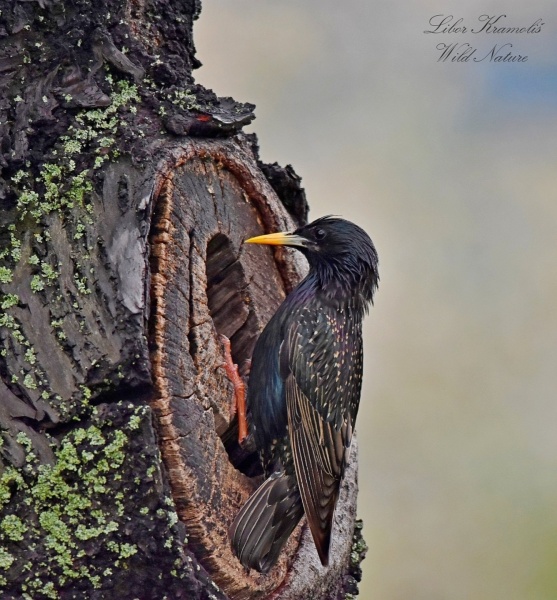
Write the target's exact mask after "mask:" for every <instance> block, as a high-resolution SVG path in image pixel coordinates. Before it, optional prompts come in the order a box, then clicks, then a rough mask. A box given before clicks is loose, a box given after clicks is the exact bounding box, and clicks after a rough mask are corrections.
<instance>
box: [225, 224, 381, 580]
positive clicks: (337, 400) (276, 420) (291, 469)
mask: <svg viewBox="0 0 557 600" xmlns="http://www.w3.org/2000/svg"><path fill="white" fill-rule="evenodd" d="M247 242H249V243H252V244H272V245H286V246H294V247H295V248H297V249H299V250H300V251H301V252H302V253H303V254H304V255H305V256H306V258H307V260H308V262H309V266H310V270H309V273H308V275H307V277H306V278H305V279H304V280H303V281H302V282H301V283H300V284H299V285H298V286H297V287H296V288H295V289H294V290H293V291H292V292H291V293H290V294H289V295H288V296H287V298H286V299H285V301H284V302H283V303H282V305H281V306H280V307H279V309H278V310H277V312H276V313H275V315H274V316H273V317H272V318H271V320H270V321H269V323H268V324H267V326H266V327H265V329H264V330H263V332H262V333H261V336H260V337H259V339H258V341H257V343H256V345H255V349H254V352H253V358H252V364H251V371H250V377H249V383H248V392H247V410H248V422H249V426H250V431H251V433H252V435H253V437H254V441H255V444H256V447H257V449H258V450H259V453H260V456H261V460H262V464H263V468H264V471H265V476H266V477H267V479H266V480H265V481H264V482H263V484H262V485H261V486H260V487H259V488H258V489H257V490H256V491H255V492H254V494H253V495H252V496H251V497H250V498H249V499H248V501H247V503H246V504H245V506H244V507H243V508H242V510H241V511H240V513H239V514H238V516H237V517H236V519H235V520H234V523H233V524H232V527H231V529H230V537H231V540H232V546H233V548H234V551H235V553H236V554H237V556H238V558H239V559H240V561H241V562H242V564H243V565H244V566H246V567H250V568H254V569H257V570H258V571H260V572H262V573H266V572H267V571H269V569H270V568H271V567H272V566H273V565H274V564H275V563H276V561H277V559H278V556H279V553H280V551H281V549H282V547H283V545H284V544H285V542H286V540H287V539H288V537H289V536H290V534H291V533H292V531H293V529H294V528H295V527H296V525H297V524H298V522H299V521H300V519H301V518H302V516H303V515H304V513H305V515H306V517H307V520H308V523H309V526H310V529H311V533H312V535H313V539H314V542H315V546H316V548H317V552H318V554H319V558H320V559H321V563H322V564H323V565H327V564H328V560H329V546H330V541H331V528H332V521H333V514H334V510H335V506H336V503H337V500H338V495H339V489H340V483H341V480H342V477H343V474H344V470H345V467H346V463H347V460H348V454H349V449H350V442H351V438H352V432H353V430H354V424H355V421H356V415H357V413H358V405H359V402H360V389H361V383H362V318H363V316H364V315H365V314H366V313H367V310H368V308H369V305H370V303H371V302H372V301H373V294H374V292H375V290H376V288H377V284H378V281H379V275H378V271H377V265H378V260H377V252H376V251H375V247H374V246H373V243H372V241H371V240H370V238H369V236H368V235H367V234H366V233H365V231H363V229H361V228H360V227H358V226H357V225H354V224H353V223H350V222H349V221H345V220H344V219H340V218H336V217H323V218H321V219H318V220H316V221H314V222H313V223H310V224H309V225H306V226H304V227H301V228H300V229H298V230H296V231H295V232H294V233H274V234H270V235H262V236H258V237H254V238H251V239H249V240H247Z"/></svg>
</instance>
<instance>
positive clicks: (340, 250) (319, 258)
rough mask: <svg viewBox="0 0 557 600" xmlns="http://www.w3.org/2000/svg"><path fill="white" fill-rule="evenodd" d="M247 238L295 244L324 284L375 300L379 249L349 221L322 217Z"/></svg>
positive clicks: (323, 286) (260, 241) (249, 241)
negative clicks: (294, 226)
mask: <svg viewBox="0 0 557 600" xmlns="http://www.w3.org/2000/svg"><path fill="white" fill-rule="evenodd" d="M246 242H248V243H250V244H270V245H273V246H293V247H295V248H297V249H298V250H300V252H302V253H303V254H304V255H305V256H306V258H307V259H308V262H309V265H310V268H311V271H310V275H313V276H314V277H316V278H317V280H318V283H319V285H320V286H321V287H322V288H324V289H327V288H330V289H331V291H334V293H338V290H336V289H334V290H333V288H339V289H340V291H344V292H346V293H350V294H358V293H359V294H361V295H362V299H363V300H364V302H368V301H371V300H373V293H374V292H375V289H376V288H377V284H378V282H379V272H378V258H377V251H376V250H375V246H374V245H373V242H372V241H371V239H370V237H369V236H368V234H367V233H366V232H365V231H364V230H363V229H362V228H361V227H358V225H355V224H354V223H351V222H350V221H346V220H345V219H340V218H339V217H332V216H327V217H322V218H320V219H317V220H315V221H313V222H312V223H309V224H308V225H304V226H303V227H300V228H299V229H297V230H296V231H294V232H292V233H285V232H281V233H271V234H269V235H260V236H257V237H253V238H250V239H248V240H246Z"/></svg>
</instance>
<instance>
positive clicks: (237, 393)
mask: <svg viewBox="0 0 557 600" xmlns="http://www.w3.org/2000/svg"><path fill="white" fill-rule="evenodd" d="M220 340H221V342H222V346H223V348H224V362H223V363H222V367H223V368H224V370H225V371H226V375H227V377H228V379H229V380H230V382H231V383H232V385H233V386H234V399H233V400H232V402H231V406H230V419H232V418H233V417H234V414H237V415H238V443H239V444H240V446H241V445H242V444H243V443H244V441H245V439H246V438H247V437H248V422H247V419H246V384H245V383H244V381H243V379H242V378H241V377H240V373H239V372H238V365H236V364H234V361H233V360H232V352H231V350H230V340H229V339H228V338H227V337H226V336H225V335H221V336H220Z"/></svg>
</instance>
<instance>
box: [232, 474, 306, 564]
mask: <svg viewBox="0 0 557 600" xmlns="http://www.w3.org/2000/svg"><path fill="white" fill-rule="evenodd" d="M303 514H304V508H303V505H302V500H301V498H300V493H299V491H298V485H297V483H296V480H295V479H294V477H291V476H289V475H286V474H285V473H283V472H277V473H273V474H272V475H271V476H270V477H269V478H268V479H267V480H266V481H265V482H263V483H262V484H261V486H260V487H259V488H258V489H257V490H256V491H255V492H254V493H253V494H252V495H251V496H250V498H249V499H248V501H247V502H246V504H245V505H244V507H243V508H242V510H241V511H240V512H239V513H238V516H237V517H236V519H235V520H234V523H232V526H231V528H230V539H231V540H232V547H233V548H234V552H235V553H236V556H238V558H239V559H240V562H241V563H242V564H243V565H244V566H245V567H249V568H251V569H257V571H259V572H261V573H267V572H268V571H269V569H271V567H272V566H273V565H274V564H275V563H276V562H277V559H278V556H279V554H280V551H281V550H282V547H283V546H284V544H285V543H286V540H287V539H288V538H289V536H290V534H291V533H292V531H293V530H294V528H295V527H296V525H297V524H298V522H299V521H300V519H301V518H302V515H303Z"/></svg>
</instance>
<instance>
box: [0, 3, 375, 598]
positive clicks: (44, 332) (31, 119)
mask: <svg viewBox="0 0 557 600" xmlns="http://www.w3.org/2000/svg"><path fill="white" fill-rule="evenodd" d="M0 9H1V18H2V21H1V22H0V36H1V41H2V43H1V46H0V85H1V86H2V89H3V93H2V98H1V102H0V112H1V123H0V139H1V141H2V145H1V151H2V157H1V161H2V164H1V166H2V179H1V181H0V400H1V401H0V431H1V434H2V437H1V438H0V439H1V443H0V455H1V465H0V591H1V594H0V597H1V598H26V597H29V598H122V599H128V598H129V599H130V600H131V599H133V598H140V599H146V600H147V599H151V598H152V599H162V598H169V599H173V598H219V599H224V598H233V599H241V598H275V599H281V600H286V599H294V598H312V599H319V598H323V599H325V598H344V597H349V595H350V594H355V593H357V586H356V584H355V580H356V579H358V577H359V576H358V569H359V566H358V565H359V562H360V560H361V559H362V558H363V554H365V544H363V542H362V541H361V539H360V538H359V537H357V538H355V539H354V540H353V534H354V532H356V536H358V535H359V532H360V530H359V529H356V530H355V528H354V523H355V506H356V493H357V482H356V480H357V473H356V451H355V449H354V451H353V452H352V461H351V464H350V467H349V469H348V472H347V475H346V478H345V480H344V483H343V488H342V494H341V500H340V502H339V506H338V509H337V513H336V520H335V526H334V535H333V539H334V542H333V548H332V552H331V556H332V560H331V565H330V567H328V568H327V569H325V568H323V567H321V566H320V563H319V560H318V558H317V554H316V552H315V549H314V547H313V541H312V540H311V535H310V534H309V532H308V531H307V528H306V527H305V526H304V525H303V524H302V525H301V526H299V527H298V529H297V530H296V532H295V534H294V535H293V536H292V539H291V540H290V541H289V543H288V545H287V547H286V549H285V552H284V553H283V557H282V558H281V561H280V562H279V564H278V565H277V566H276V567H275V568H274V569H273V570H272V572H271V573H270V574H268V575H265V576H263V575H260V574H258V573H256V572H254V571H247V570H246V569H243V568H242V567H241V565H240V564H239V562H238V561H237V559H236V558H235V557H234V555H233V554H232V551H231V549H230V544H229V540H228V534H227V531H228V527H229V525H230V523H231V521H232V519H233V517H234V516H235V514H236V513H237V511H238V510H239V508H240V506H241V505H242V503H243V502H245V500H246V498H247V497H248V495H249V494H250V493H251V491H253V489H254V488H255V486H256V485H257V484H258V482H259V481H260V479H259V477H260V474H259V472H258V463H257V459H256V456H255V454H254V453H253V452H252V453H250V452H249V451H247V450H242V449H240V448H239V447H238V445H237V443H236V442H235V420H234V419H232V418H231V411H230V401H231V397H232V388H231V385H230V382H229V381H228V379H227V378H226V375H225V372H224V370H223V369H222V361H223V355H222V348H221V345H220V342H219V337H218V335H219V334H225V335H226V336H228V337H229V338H230V339H231V341H232V350H233V357H234V360H235V362H237V363H238V364H242V363H243V362H244V361H245V359H247V358H249V357H250V356H251V352H252V350H253V346H254V343H255V340H256V338H257V336H258V334H259V333H260V331H261V329H262V327H263V326H264V325H265V323H266V322H267V320H268V319H269V318H270V316H271V315H272V314H273V312H274V311H275V310H276V308H277V307H278V305H279V303H280V302H281V300H282V299H283V298H284V296H285V293H287V292H288V291H289V290H290V289H291V288H292V287H293V286H294V285H295V284H296V282H297V281H298V280H299V278H300V277H301V276H302V274H303V273H304V270H305V268H306V267H305V265H304V263H303V261H302V259H301V258H300V257H299V255H297V254H296V253H292V252H290V251H289V250H277V251H276V252H274V253H273V252H272V251H271V250H262V249H261V248H255V249H251V248H247V247H246V248H244V246H243V245H242V240H243V239H245V238H246V237H247V236H249V235H255V234H258V233H263V232H266V231H273V230H276V229H292V228H293V227H295V226H296V225H297V224H299V223H301V222H303V221H304V220H305V218H306V216H307V204H306V202H305V197H304V194H303V190H302V189H301V188H300V185H299V183H300V182H299V178H297V176H296V175H295V173H294V172H293V170H292V169H291V167H287V168H286V169H282V168H281V167H279V166H278V165H263V164H261V163H260V161H259V160H258V157H257V148H256V142H255V139H254V137H253V136H246V135H244V134H242V133H241V129H242V127H243V126H244V125H245V124H246V123H248V122H249V121H251V119H252V118H253V106H251V105H245V104H239V103H236V102H235V101H233V100H232V99H229V98H224V99H223V98H217V97H216V96H215V95H214V94H213V93H212V92H211V91H210V90H205V89H203V88H202V87H200V86H198V85H196V84H194V82H193V79H192V75H191V72H192V69H193V68H195V67H196V66H198V64H199V63H198V62H197V60H196V59H195V50H194V45H193V41H192V25H193V21H194V19H195V18H196V16H197V14H198V11H199V5H198V3H196V2H193V1H189V2H188V1H183V2H180V3H178V2H176V3H167V2H164V1H163V0H151V2H147V3H137V2H132V1H125V0H121V1H119V2H100V3H99V2H95V3H92V2H90V1H87V2H85V1H84V2H70V1H69V0H66V1H64V2H48V1H47V0H45V1H43V2H38V3H33V2H27V3H23V2H0Z"/></svg>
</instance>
